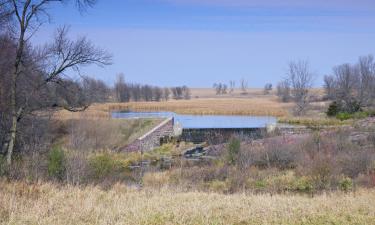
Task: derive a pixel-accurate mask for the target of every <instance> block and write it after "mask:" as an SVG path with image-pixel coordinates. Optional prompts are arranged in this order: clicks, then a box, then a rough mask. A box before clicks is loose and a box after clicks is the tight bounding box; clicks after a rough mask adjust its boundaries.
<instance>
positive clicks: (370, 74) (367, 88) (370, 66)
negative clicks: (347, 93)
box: [358, 55, 375, 106]
mask: <svg viewBox="0 0 375 225" xmlns="http://www.w3.org/2000/svg"><path fill="white" fill-rule="evenodd" d="M358 73H359V82H360V84H359V87H358V88H359V90H358V95H359V102H360V103H361V105H363V106H370V105H373V104H374V97H375V61H374V57H373V56H372V55H368V56H362V57H360V58H359V61H358Z"/></svg>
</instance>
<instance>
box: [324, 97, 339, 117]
mask: <svg viewBox="0 0 375 225" xmlns="http://www.w3.org/2000/svg"><path fill="white" fill-rule="evenodd" d="M339 112H340V106H339V104H338V103H337V102H336V101H335V102H332V103H331V104H329V107H328V110H327V116H336V115H337V114H338V113H339Z"/></svg>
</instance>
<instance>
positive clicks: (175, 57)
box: [35, 0, 375, 87]
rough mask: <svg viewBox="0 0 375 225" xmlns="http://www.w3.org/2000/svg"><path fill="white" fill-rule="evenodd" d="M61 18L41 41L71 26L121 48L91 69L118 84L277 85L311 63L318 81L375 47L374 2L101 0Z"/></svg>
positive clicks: (60, 13)
mask: <svg viewBox="0 0 375 225" xmlns="http://www.w3.org/2000/svg"><path fill="white" fill-rule="evenodd" d="M51 11H52V12H53V14H54V16H53V18H52V21H51V23H50V24H49V25H47V26H45V27H44V28H43V29H41V30H40V32H39V33H38V35H37V36H35V40H37V41H38V42H39V43H42V42H45V41H48V40H49V38H50V37H51V34H52V33H53V29H55V28H56V27H58V26H61V25H64V24H65V25H71V35H72V37H75V36H81V35H86V36H88V38H89V39H91V40H92V41H93V42H95V43H96V44H97V45H98V46H100V47H103V48H105V49H107V50H108V51H109V52H111V53H112V54H113V57H114V60H113V62H114V63H113V65H111V66H108V67H106V68H104V69H102V68H97V67H88V68H85V69H84V70H83V73H84V74H87V75H90V76H95V77H97V78H100V79H103V80H105V81H106V82H107V83H108V84H113V82H114V80H115V77H116V74H118V73H120V72H123V73H124V74H125V77H126V79H127V80H128V81H131V82H139V83H148V84H154V85H159V86H174V85H183V84H185V85H188V86H190V87H211V86H212V84H213V83H214V82H228V81H229V80H237V81H238V80H240V79H241V78H245V79H247V80H248V83H249V85H250V86H252V87H262V86H263V85H264V84H265V83H267V82H272V83H274V84H275V83H277V81H278V80H280V79H281V78H282V77H283V76H285V72H286V69H287V68H286V67H287V63H288V62H289V61H291V60H296V59H307V60H309V61H310V64H311V68H312V70H313V71H314V72H315V73H316V74H317V76H318V77H317V79H316V85H320V84H321V78H322V76H323V75H324V74H327V73H330V72H331V70H332V67H333V66H334V65H337V64H340V63H345V62H355V61H356V60H357V58H358V57H359V56H360V55H367V54H370V53H375V43H374V40H375V29H374V24H375V13H374V12H375V1H373V0H357V1H354V0H353V1H349V0H329V1H328V0H325V1H323V0H284V1H280V0H262V1H261V0H253V1H251V0H248V1H245V0H122V1H118V0H117V1H115V0H106V1H104V0H98V4H97V5H95V7H94V8H93V9H90V10H89V11H88V12H86V13H84V14H83V15H81V14H80V13H79V12H77V11H76V10H75V9H74V7H73V5H69V4H66V5H64V6H63V7H61V6H60V5H59V6H58V5H53V6H51Z"/></svg>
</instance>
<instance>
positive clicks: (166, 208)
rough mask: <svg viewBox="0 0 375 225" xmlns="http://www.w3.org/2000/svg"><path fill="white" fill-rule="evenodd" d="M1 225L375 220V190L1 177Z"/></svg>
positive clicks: (309, 223)
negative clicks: (269, 190) (212, 189)
mask: <svg viewBox="0 0 375 225" xmlns="http://www.w3.org/2000/svg"><path fill="white" fill-rule="evenodd" d="M0 186H1V188H0V224H22V225H24V224H42V225H43V224H46V225H47V224H48V225H49V224H64V225H67V224H127V225H133V224H134V225H135V224H143V225H148V224H152V225H162V224H171V225H172V224H173V225H178V224H181V225H182V224H184V225H190V224H191V225H196V224H222V225H227V224H241V225H245V224H259V225H260V224H285V225H286V224H288V225H289V224H292V225H293V224H305V225H313V224H316V225H318V224H319V225H320V224H340V225H349V224H358V225H359V224H368V225H371V224H375V204H373V203H374V201H375V191H374V190H359V191H357V192H356V193H355V194H354V193H348V194H344V193H340V192H337V193H334V194H329V195H325V194H323V195H320V196H315V197H313V198H311V197H309V196H302V195H273V196H271V195H254V194H233V195H223V194H214V193H200V192H185V193H183V192H178V191H171V190H164V189H161V190H147V189H146V190H142V191H137V190H134V189H129V188H128V187H126V186H123V185H114V186H113V187H111V188H109V189H108V190H102V189H100V188H98V187H95V186H87V187H77V186H61V185H54V184H51V183H43V184H26V183H23V182H11V183H8V182H5V181H0Z"/></svg>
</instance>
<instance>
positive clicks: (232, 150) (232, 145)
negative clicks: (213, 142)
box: [227, 138, 241, 165]
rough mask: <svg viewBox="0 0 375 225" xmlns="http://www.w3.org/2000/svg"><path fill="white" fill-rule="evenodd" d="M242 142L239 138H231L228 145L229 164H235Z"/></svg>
mask: <svg viewBox="0 0 375 225" xmlns="http://www.w3.org/2000/svg"><path fill="white" fill-rule="evenodd" d="M240 148H241V142H240V140H239V139H237V138H231V139H230V141H229V143H228V159H227V160H228V163H229V164H232V165H233V164H235V163H236V161H237V158H238V154H239V153H240Z"/></svg>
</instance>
